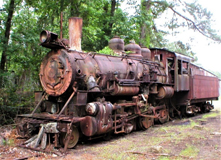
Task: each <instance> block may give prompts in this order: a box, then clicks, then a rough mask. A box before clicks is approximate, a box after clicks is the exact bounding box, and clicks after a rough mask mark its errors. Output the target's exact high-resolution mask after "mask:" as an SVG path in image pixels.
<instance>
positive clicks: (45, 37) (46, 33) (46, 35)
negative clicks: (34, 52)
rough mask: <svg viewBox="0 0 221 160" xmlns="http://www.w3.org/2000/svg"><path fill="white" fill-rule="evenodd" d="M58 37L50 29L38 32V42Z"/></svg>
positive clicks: (54, 39) (53, 39)
mask: <svg viewBox="0 0 221 160" xmlns="http://www.w3.org/2000/svg"><path fill="white" fill-rule="evenodd" d="M57 38H58V35H57V34H56V33H52V32H50V31H46V30H43V31H42V32H41V34H40V42H41V43H46V42H51V41H56V40H57Z"/></svg>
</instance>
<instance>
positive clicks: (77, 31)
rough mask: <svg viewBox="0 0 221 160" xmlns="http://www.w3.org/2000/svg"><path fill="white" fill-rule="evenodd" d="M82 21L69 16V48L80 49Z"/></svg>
mask: <svg viewBox="0 0 221 160" xmlns="http://www.w3.org/2000/svg"><path fill="white" fill-rule="evenodd" d="M82 25H83V21H82V19H81V18H78V17H71V18H69V46H70V50H76V51H81V36H82Z"/></svg>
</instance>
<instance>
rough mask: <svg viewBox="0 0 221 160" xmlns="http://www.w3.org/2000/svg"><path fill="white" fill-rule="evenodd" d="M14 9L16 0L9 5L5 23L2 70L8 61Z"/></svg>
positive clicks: (12, 0)
mask: <svg viewBox="0 0 221 160" xmlns="http://www.w3.org/2000/svg"><path fill="white" fill-rule="evenodd" d="M14 9H15V0H11V1H10V5H9V11H8V18H7V22H6V25H5V37H4V40H3V51H2V57H1V66H0V70H1V71H2V72H4V71H5V66H6V62H7V59H6V56H7V55H6V52H7V48H8V41H9V36H10V30H11V21H12V16H13V12H14ZM0 85H1V84H0Z"/></svg>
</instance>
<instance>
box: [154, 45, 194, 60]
mask: <svg viewBox="0 0 221 160" xmlns="http://www.w3.org/2000/svg"><path fill="white" fill-rule="evenodd" d="M150 50H161V51H167V52H170V53H173V54H174V55H175V56H176V57H177V58H178V59H180V60H184V61H187V62H193V61H194V59H193V57H190V56H187V55H184V54H181V53H177V52H173V51H170V50H168V49H166V48H150Z"/></svg>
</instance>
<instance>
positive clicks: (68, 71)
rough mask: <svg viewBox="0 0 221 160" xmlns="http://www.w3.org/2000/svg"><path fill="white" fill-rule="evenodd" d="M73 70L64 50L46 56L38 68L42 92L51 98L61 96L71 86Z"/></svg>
mask: <svg viewBox="0 0 221 160" xmlns="http://www.w3.org/2000/svg"><path fill="white" fill-rule="evenodd" d="M72 75H73V69H72V65H71V64H70V60H69V57H68V55H67V52H66V51H65V50H58V51H56V50H54V51H51V52H49V53H48V54H47V56H46V57H45V58H44V60H43V62H42V64H41V68H40V74H39V76H40V81H41V84H42V87H43V88H44V90H45V91H46V92H47V93H48V94H49V95H53V96H59V95H62V94H63V93H64V92H65V91H66V90H67V89H68V88H69V86H70V85H71V83H73V82H72V79H73V78H74V77H72Z"/></svg>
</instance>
